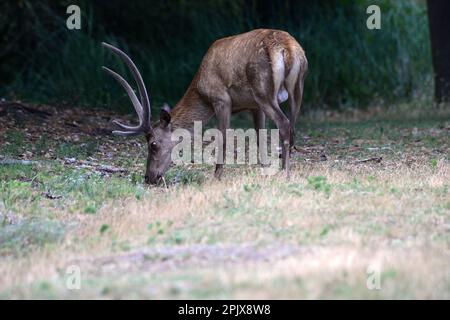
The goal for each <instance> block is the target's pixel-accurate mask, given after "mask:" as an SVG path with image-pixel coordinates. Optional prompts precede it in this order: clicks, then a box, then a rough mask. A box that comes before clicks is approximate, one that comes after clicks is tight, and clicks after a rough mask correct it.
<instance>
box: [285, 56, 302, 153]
mask: <svg viewBox="0 0 450 320" xmlns="http://www.w3.org/2000/svg"><path fill="white" fill-rule="evenodd" d="M284 85H285V87H286V89H287V91H288V95H289V98H288V104H289V121H290V123H291V130H290V139H289V140H290V141H289V142H290V147H291V148H293V147H294V145H295V123H296V122H297V118H298V114H299V112H300V106H301V103H302V95H303V80H302V77H301V75H300V61H299V60H298V59H295V60H294V62H293V63H292V66H291V70H290V71H289V74H288V75H287V77H286V79H285V81H284ZM300 85H301V88H300Z"/></svg>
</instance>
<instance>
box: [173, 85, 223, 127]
mask: <svg viewBox="0 0 450 320" xmlns="http://www.w3.org/2000/svg"><path fill="white" fill-rule="evenodd" d="M213 115H214V111H213V110H212V108H211V107H209V106H208V105H207V104H206V103H205V101H203V100H202V99H201V97H200V94H199V93H198V91H197V89H195V88H194V86H193V85H192V84H191V86H190V87H189V88H188V90H187V91H186V93H185V94H184V96H183V98H181V100H180V101H179V102H178V103H177V105H176V106H175V107H174V108H173V109H172V112H171V113H170V116H171V118H172V119H171V123H172V130H176V129H178V128H183V129H188V130H193V128H194V122H195V121H201V122H202V124H205V123H206V122H207V121H208V120H209V119H211V117H212V116H213Z"/></svg>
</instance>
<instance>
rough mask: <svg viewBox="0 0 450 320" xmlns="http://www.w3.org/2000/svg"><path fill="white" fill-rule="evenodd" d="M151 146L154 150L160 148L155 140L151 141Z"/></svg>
mask: <svg viewBox="0 0 450 320" xmlns="http://www.w3.org/2000/svg"><path fill="white" fill-rule="evenodd" d="M150 148H151V149H152V151H156V150H157V149H158V144H157V143H156V142H154V141H153V142H152V143H150Z"/></svg>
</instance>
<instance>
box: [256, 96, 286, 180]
mask: <svg viewBox="0 0 450 320" xmlns="http://www.w3.org/2000/svg"><path fill="white" fill-rule="evenodd" d="M254 99H255V101H256V103H257V104H258V106H259V107H260V108H261V110H263V112H264V113H265V114H266V115H267V116H268V117H269V118H270V119H271V120H272V121H273V122H275V125H276V126H277V128H278V130H279V131H280V140H281V144H282V153H281V158H282V166H283V169H285V170H286V173H287V175H288V176H289V157H290V155H289V149H290V148H289V146H290V144H289V134H290V123H289V119H288V118H287V117H286V115H285V114H284V113H283V111H282V110H281V108H280V106H279V104H278V101H277V99H276V97H274V98H273V99H267V98H264V97H263V96H262V95H261V94H258V93H255V91H254Z"/></svg>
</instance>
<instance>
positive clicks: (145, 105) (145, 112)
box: [102, 42, 151, 130]
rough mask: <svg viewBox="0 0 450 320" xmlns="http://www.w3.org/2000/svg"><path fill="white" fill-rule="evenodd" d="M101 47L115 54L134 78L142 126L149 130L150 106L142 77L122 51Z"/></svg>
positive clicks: (112, 47) (110, 46) (107, 45)
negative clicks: (140, 109)
mask: <svg viewBox="0 0 450 320" xmlns="http://www.w3.org/2000/svg"><path fill="white" fill-rule="evenodd" d="M102 45H103V46H104V47H106V48H108V49H110V50H111V51H112V52H114V53H115V54H117V55H118V56H119V57H120V58H121V59H122V60H123V61H124V62H125V63H126V65H127V66H128V68H130V71H131V73H132V75H133V77H134V80H135V81H136V83H137V86H138V91H139V95H140V98H141V106H142V124H143V126H144V127H145V128H146V129H147V130H150V129H151V106H150V100H149V98H148V94H147V89H146V88H145V84H144V80H142V76H141V74H140V73H139V70H138V68H137V67H136V65H135V64H134V62H133V61H132V60H131V58H130V57H129V56H128V55H127V54H126V53H125V52H123V51H122V50H120V49H118V48H116V47H114V46H112V45H110V44H108V43H106V42H103V43H102Z"/></svg>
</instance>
